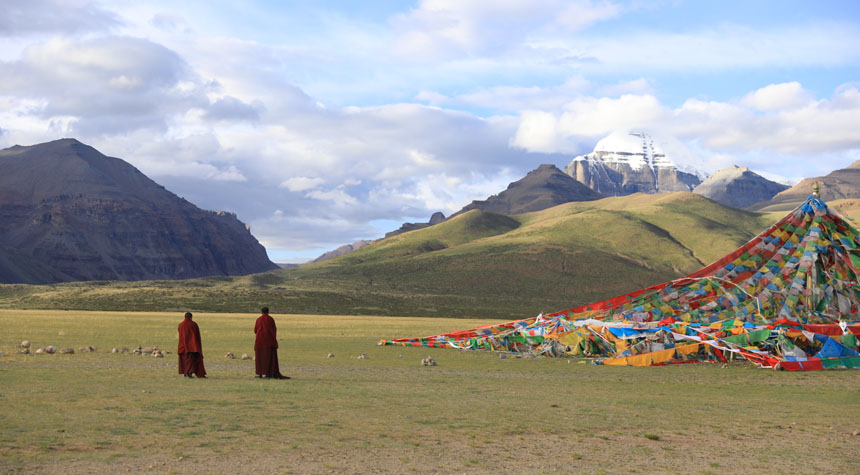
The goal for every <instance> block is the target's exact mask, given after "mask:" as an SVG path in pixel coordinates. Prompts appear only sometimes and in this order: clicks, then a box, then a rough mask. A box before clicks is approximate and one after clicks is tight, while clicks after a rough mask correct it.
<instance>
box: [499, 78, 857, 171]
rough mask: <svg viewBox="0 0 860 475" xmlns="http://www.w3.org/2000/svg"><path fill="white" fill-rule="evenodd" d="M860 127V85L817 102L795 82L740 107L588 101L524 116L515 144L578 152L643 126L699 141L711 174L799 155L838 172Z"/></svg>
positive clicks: (636, 99)
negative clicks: (580, 146)
mask: <svg viewBox="0 0 860 475" xmlns="http://www.w3.org/2000/svg"><path fill="white" fill-rule="evenodd" d="M858 123H860V91H858V89H857V88H856V87H854V86H847V87H846V86H844V85H843V86H840V87H839V88H837V91H836V92H835V93H834V94H833V96H832V97H831V98H829V99H815V98H814V97H813V96H812V94H811V93H809V92H807V91H805V90H804V89H803V88H802V87H801V86H800V85H799V84H796V85H795V84H792V83H789V84H787V85H773V86H767V87H764V88H761V89H758V90H756V91H753V92H752V93H750V94H748V95H747V96H745V97H744V98H743V99H742V100H740V101H737V102H721V101H703V100H699V99H689V100H687V101H685V102H684V103H683V104H682V105H681V106H679V107H677V108H674V109H672V108H670V107H667V106H666V105H664V104H662V103H661V102H660V101H658V100H657V99H656V98H655V97H654V96H651V95H624V96H621V97H620V98H607V97H580V98H577V99H575V100H573V101H571V102H570V103H568V104H567V105H565V107H563V108H562V109H560V110H556V111H526V112H524V113H522V114H521V117H520V125H519V128H518V130H517V132H516V135H515V138H514V140H513V141H512V144H513V145H515V146H518V147H521V148H523V149H526V150H531V151H535V152H552V151H556V152H567V153H575V151H576V148H577V145H578V144H582V143H586V142H588V141H589V140H590V141H591V143H593V142H594V140H595V139H597V138H601V137H602V136H605V135H607V134H608V133H610V132H612V131H614V130H628V129H636V128H642V129H646V130H650V131H652V133H657V134H659V133H664V134H668V135H669V136H675V137H678V138H680V139H682V140H684V141H687V142H690V143H692V144H693V145H695V148H696V149H697V152H699V153H700V154H701V155H704V156H705V157H706V158H707V160H708V162H709V163H708V164H707V165H706V166H705V167H704V168H705V169H708V170H714V169H717V168H724V167H726V166H730V165H732V163H731V161H732V159H733V158H732V157H734V159H735V160H738V159H743V160H754V161H758V162H759V163H761V164H762V165H763V166H766V167H771V168H776V167H778V165H779V164H777V163H770V164H768V162H767V160H768V159H764V158H762V159H758V158H755V157H756V156H759V157H768V156H770V157H795V158H794V159H792V162H793V166H794V167H796V163H798V162H797V160H796V157H820V158H825V157H826V160H824V161H822V160H821V159H819V160H817V161H816V163H815V164H814V165H817V166H820V167H823V168H826V167H830V169H831V170H832V169H835V168H841V167H842V166H845V165H847V164H846V163H844V162H845V160H846V158H845V157H846V156H847V154H851V153H853V152H856V151H857V150H860V129H858V128H857V126H856V124H858ZM852 151H853V152H852ZM770 160H771V162H773V158H770ZM809 165H810V168H811V167H812V166H813V164H809ZM791 173H797V172H791ZM777 174H778V173H777Z"/></svg>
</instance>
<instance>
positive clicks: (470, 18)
mask: <svg viewBox="0 0 860 475" xmlns="http://www.w3.org/2000/svg"><path fill="white" fill-rule="evenodd" d="M620 12H621V8H620V7H619V6H618V5H616V4H614V3H612V2H608V1H603V2H598V3H595V2H592V1H589V0H575V1H562V0H532V1H530V2H521V1H516V0H502V1H499V0H496V1H487V0H422V1H421V2H420V3H419V5H418V6H417V7H416V8H414V9H412V10H410V11H409V12H408V13H404V14H399V15H396V16H395V17H394V18H393V19H392V22H393V24H394V27H395V29H396V30H398V31H399V32H400V35H399V38H398V40H397V43H396V47H395V49H396V51H398V52H399V53H400V54H401V55H403V56H404V57H414V56H415V55H420V56H421V57H428V56H429V57H431V58H444V57H454V56H460V55H466V56H468V55H474V54H477V55H486V54H496V53H499V52H505V51H507V50H510V49H512V48H516V47H518V46H519V45H520V44H521V43H522V41H523V40H524V39H525V38H527V37H528V36H529V34H530V33H531V32H532V31H533V30H542V29H545V30H561V31H565V32H569V31H575V30H580V29H583V28H586V27H588V26H591V25H592V24H594V23H597V22H599V21H602V20H607V19H610V18H614V17H616V16H618V15H619V14H620Z"/></svg>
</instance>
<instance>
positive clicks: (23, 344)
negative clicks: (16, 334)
mask: <svg viewBox="0 0 860 475" xmlns="http://www.w3.org/2000/svg"><path fill="white" fill-rule="evenodd" d="M15 346H16V347H18V348H30V341H29V340H24V341H22V342H21V343H19V344H18V345H15Z"/></svg>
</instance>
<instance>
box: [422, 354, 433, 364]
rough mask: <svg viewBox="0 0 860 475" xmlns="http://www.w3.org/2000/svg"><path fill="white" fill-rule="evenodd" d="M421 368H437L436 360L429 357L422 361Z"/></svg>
mask: <svg viewBox="0 0 860 475" xmlns="http://www.w3.org/2000/svg"><path fill="white" fill-rule="evenodd" d="M421 366H436V360H434V359H433V358H431V357H429V356H428V357H426V358H424V359H423V360H421Z"/></svg>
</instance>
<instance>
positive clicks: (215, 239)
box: [0, 139, 277, 283]
mask: <svg viewBox="0 0 860 475" xmlns="http://www.w3.org/2000/svg"><path fill="white" fill-rule="evenodd" d="M0 253H2V255H0V280H2V282H25V283H49V282H60V281H69V280H143V279H184V278H192V277H202V276H209V275H244V274H251V273H256V272H263V271H267V270H271V269H276V268H277V266H276V265H275V264H274V263H273V262H271V261H269V259H268V257H267V256H266V251H265V249H264V248H263V246H261V245H260V243H259V242H257V240H256V239H255V238H254V236H252V235H251V233H250V231H249V230H248V228H247V226H245V225H244V224H243V223H242V222H240V221H239V220H238V219H237V218H236V215H235V214H234V213H229V212H223V211H205V210H201V209H199V208H197V207H196V206H194V205H193V204H191V203H189V202H188V201H186V200H184V199H182V198H179V197H178V196H176V195H174V194H173V193H171V192H169V191H167V190H166V189H164V187H162V186H160V185H158V184H157V183H155V182H154V181H152V180H150V179H149V178H147V177H146V176H145V175H143V174H142V173H140V172H139V171H138V170H137V169H136V168H134V167H133V166H131V165H129V164H128V163H126V162H125V161H123V160H120V159H118V158H111V157H107V156H105V155H102V154H101V153H99V152H98V151H97V150H95V149H94V148H92V147H89V146H87V145H84V144H82V143H80V142H78V141H77V140H74V139H63V140H57V141H54V142H49V143H45V144H40V145H34V146H29V147H22V146H15V147H12V148H8V149H5V150H0Z"/></svg>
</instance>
